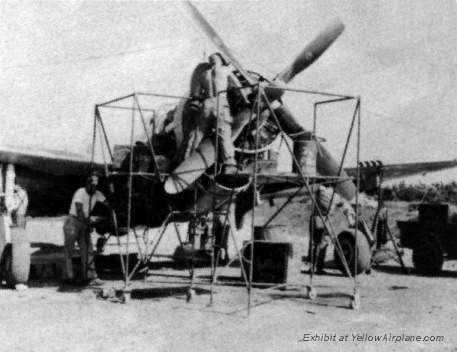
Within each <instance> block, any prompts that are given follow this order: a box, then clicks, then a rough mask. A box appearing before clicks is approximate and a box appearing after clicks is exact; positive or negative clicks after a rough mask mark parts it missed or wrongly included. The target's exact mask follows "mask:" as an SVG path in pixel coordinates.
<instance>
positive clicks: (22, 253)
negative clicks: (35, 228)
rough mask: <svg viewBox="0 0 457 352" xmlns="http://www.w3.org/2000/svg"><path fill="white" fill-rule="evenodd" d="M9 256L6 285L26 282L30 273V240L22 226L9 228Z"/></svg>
mask: <svg viewBox="0 0 457 352" xmlns="http://www.w3.org/2000/svg"><path fill="white" fill-rule="evenodd" d="M10 258H11V263H10V268H9V273H8V274H7V285H8V286H14V285H16V284H26V283H27V281H28V280H29V273H30V242H29V239H28V237H27V232H26V231H25V228H23V227H12V228H11V256H10Z"/></svg>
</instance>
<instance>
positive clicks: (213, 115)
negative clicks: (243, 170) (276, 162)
mask: <svg viewBox="0 0 457 352" xmlns="http://www.w3.org/2000/svg"><path fill="white" fill-rule="evenodd" d="M230 85H233V86H239V81H238V79H237V78H236V76H235V75H234V73H233V71H232V69H231V68H230V66H229V63H228V62H227V61H226V60H225V58H224V57H223V56H222V55H221V54H219V53H215V54H212V55H210V56H209V58H208V62H203V63H200V64H198V65H197V66H196V68H195V69H194V72H193V74H192V78H191V83H190V96H191V100H190V101H189V102H188V104H187V107H186V108H185V113H186V117H185V118H184V119H183V122H182V123H183V126H182V128H183V134H184V142H183V143H182V146H183V148H185V150H181V151H180V152H179V153H178V154H179V156H180V158H181V159H185V158H186V157H188V156H189V154H190V153H191V152H192V151H193V150H195V149H196V148H197V147H198V146H199V144H200V142H201V141H202V139H203V138H205V137H207V136H209V135H210V134H211V132H212V130H213V129H214V128H215V127H216V126H217V128H216V133H217V137H218V147H219V159H220V160H221V162H222V163H223V164H224V170H225V171H233V170H236V162H235V149H234V147H233V136H232V124H233V119H232V116H231V114H230V109H229V103H228V101H227V92H226V91H227V89H228V88H229V86H230Z"/></svg>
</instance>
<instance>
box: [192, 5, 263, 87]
mask: <svg viewBox="0 0 457 352" xmlns="http://www.w3.org/2000/svg"><path fill="white" fill-rule="evenodd" d="M185 3H186V4H187V7H188V8H189V9H190V13H191V14H192V16H193V17H194V19H195V20H196V21H197V23H198V24H199V26H200V28H201V29H202V30H203V31H204V32H205V34H206V35H207V36H208V38H209V39H210V40H211V41H212V42H213V44H214V45H216V46H217V48H218V49H219V50H220V51H221V52H222V53H223V54H224V55H225V56H226V57H227V58H228V59H229V61H230V63H231V64H232V65H233V67H235V68H236V69H237V70H238V71H239V72H240V74H241V75H242V76H243V77H244V78H245V79H246V81H247V82H248V83H249V84H254V83H255V81H254V80H253V79H252V78H251V77H250V76H249V74H248V73H247V72H246V71H245V70H244V69H243V67H242V66H241V64H240V63H239V62H238V60H237V59H236V58H235V56H234V55H233V54H232V52H231V51H230V49H229V48H228V47H227V45H225V44H224V42H223V41H222V38H221V37H220V36H219V35H218V34H217V33H216V31H215V30H214V28H213V27H212V26H211V24H209V22H208V21H207V20H206V19H205V18H204V17H203V15H202V14H201V12H200V11H198V9H197V8H196V7H195V6H194V5H193V4H192V3H191V2H190V1H186V2H185Z"/></svg>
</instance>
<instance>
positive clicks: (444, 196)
mask: <svg viewBox="0 0 457 352" xmlns="http://www.w3.org/2000/svg"><path fill="white" fill-rule="evenodd" d="M383 190H384V199H385V200H403V201H407V202H429V203H440V202H445V203H454V204H457V182H455V181H452V182H451V183H443V182H437V183H433V184H424V183H419V184H415V185H409V184H405V183H404V182H401V183H399V184H396V185H393V186H387V187H383Z"/></svg>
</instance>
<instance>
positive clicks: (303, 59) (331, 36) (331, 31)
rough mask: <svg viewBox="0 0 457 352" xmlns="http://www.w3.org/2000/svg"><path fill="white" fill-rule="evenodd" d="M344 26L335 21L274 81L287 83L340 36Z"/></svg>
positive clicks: (337, 20)
mask: <svg viewBox="0 0 457 352" xmlns="http://www.w3.org/2000/svg"><path fill="white" fill-rule="evenodd" d="M343 30H344V24H343V23H342V22H341V21H340V20H339V19H336V20H335V21H334V22H332V23H331V24H330V25H328V26H327V27H326V28H325V29H324V30H323V31H322V32H320V33H319V35H318V36H317V37H316V38H315V39H314V40H313V41H312V42H311V43H309V44H308V45H307V46H306V47H305V49H303V51H302V52H301V53H300V54H299V55H298V56H297V57H296V58H295V60H294V61H293V62H292V64H290V65H289V66H288V67H287V68H285V69H284V70H283V71H281V72H280V73H279V74H278V75H277V76H276V78H275V80H279V81H282V82H284V83H289V82H290V81H291V80H292V79H293V78H294V77H295V76H296V75H297V74H299V73H300V72H301V71H303V70H304V69H305V68H307V67H308V66H309V65H311V64H312V63H313V62H314V61H316V59H318V58H319V56H321V55H322V54H323V53H324V51H325V50H327V48H328V47H329V46H330V45H331V44H332V43H333V42H334V41H335V40H336V39H337V38H338V37H339V36H340V34H341V33H342V32H343Z"/></svg>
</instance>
